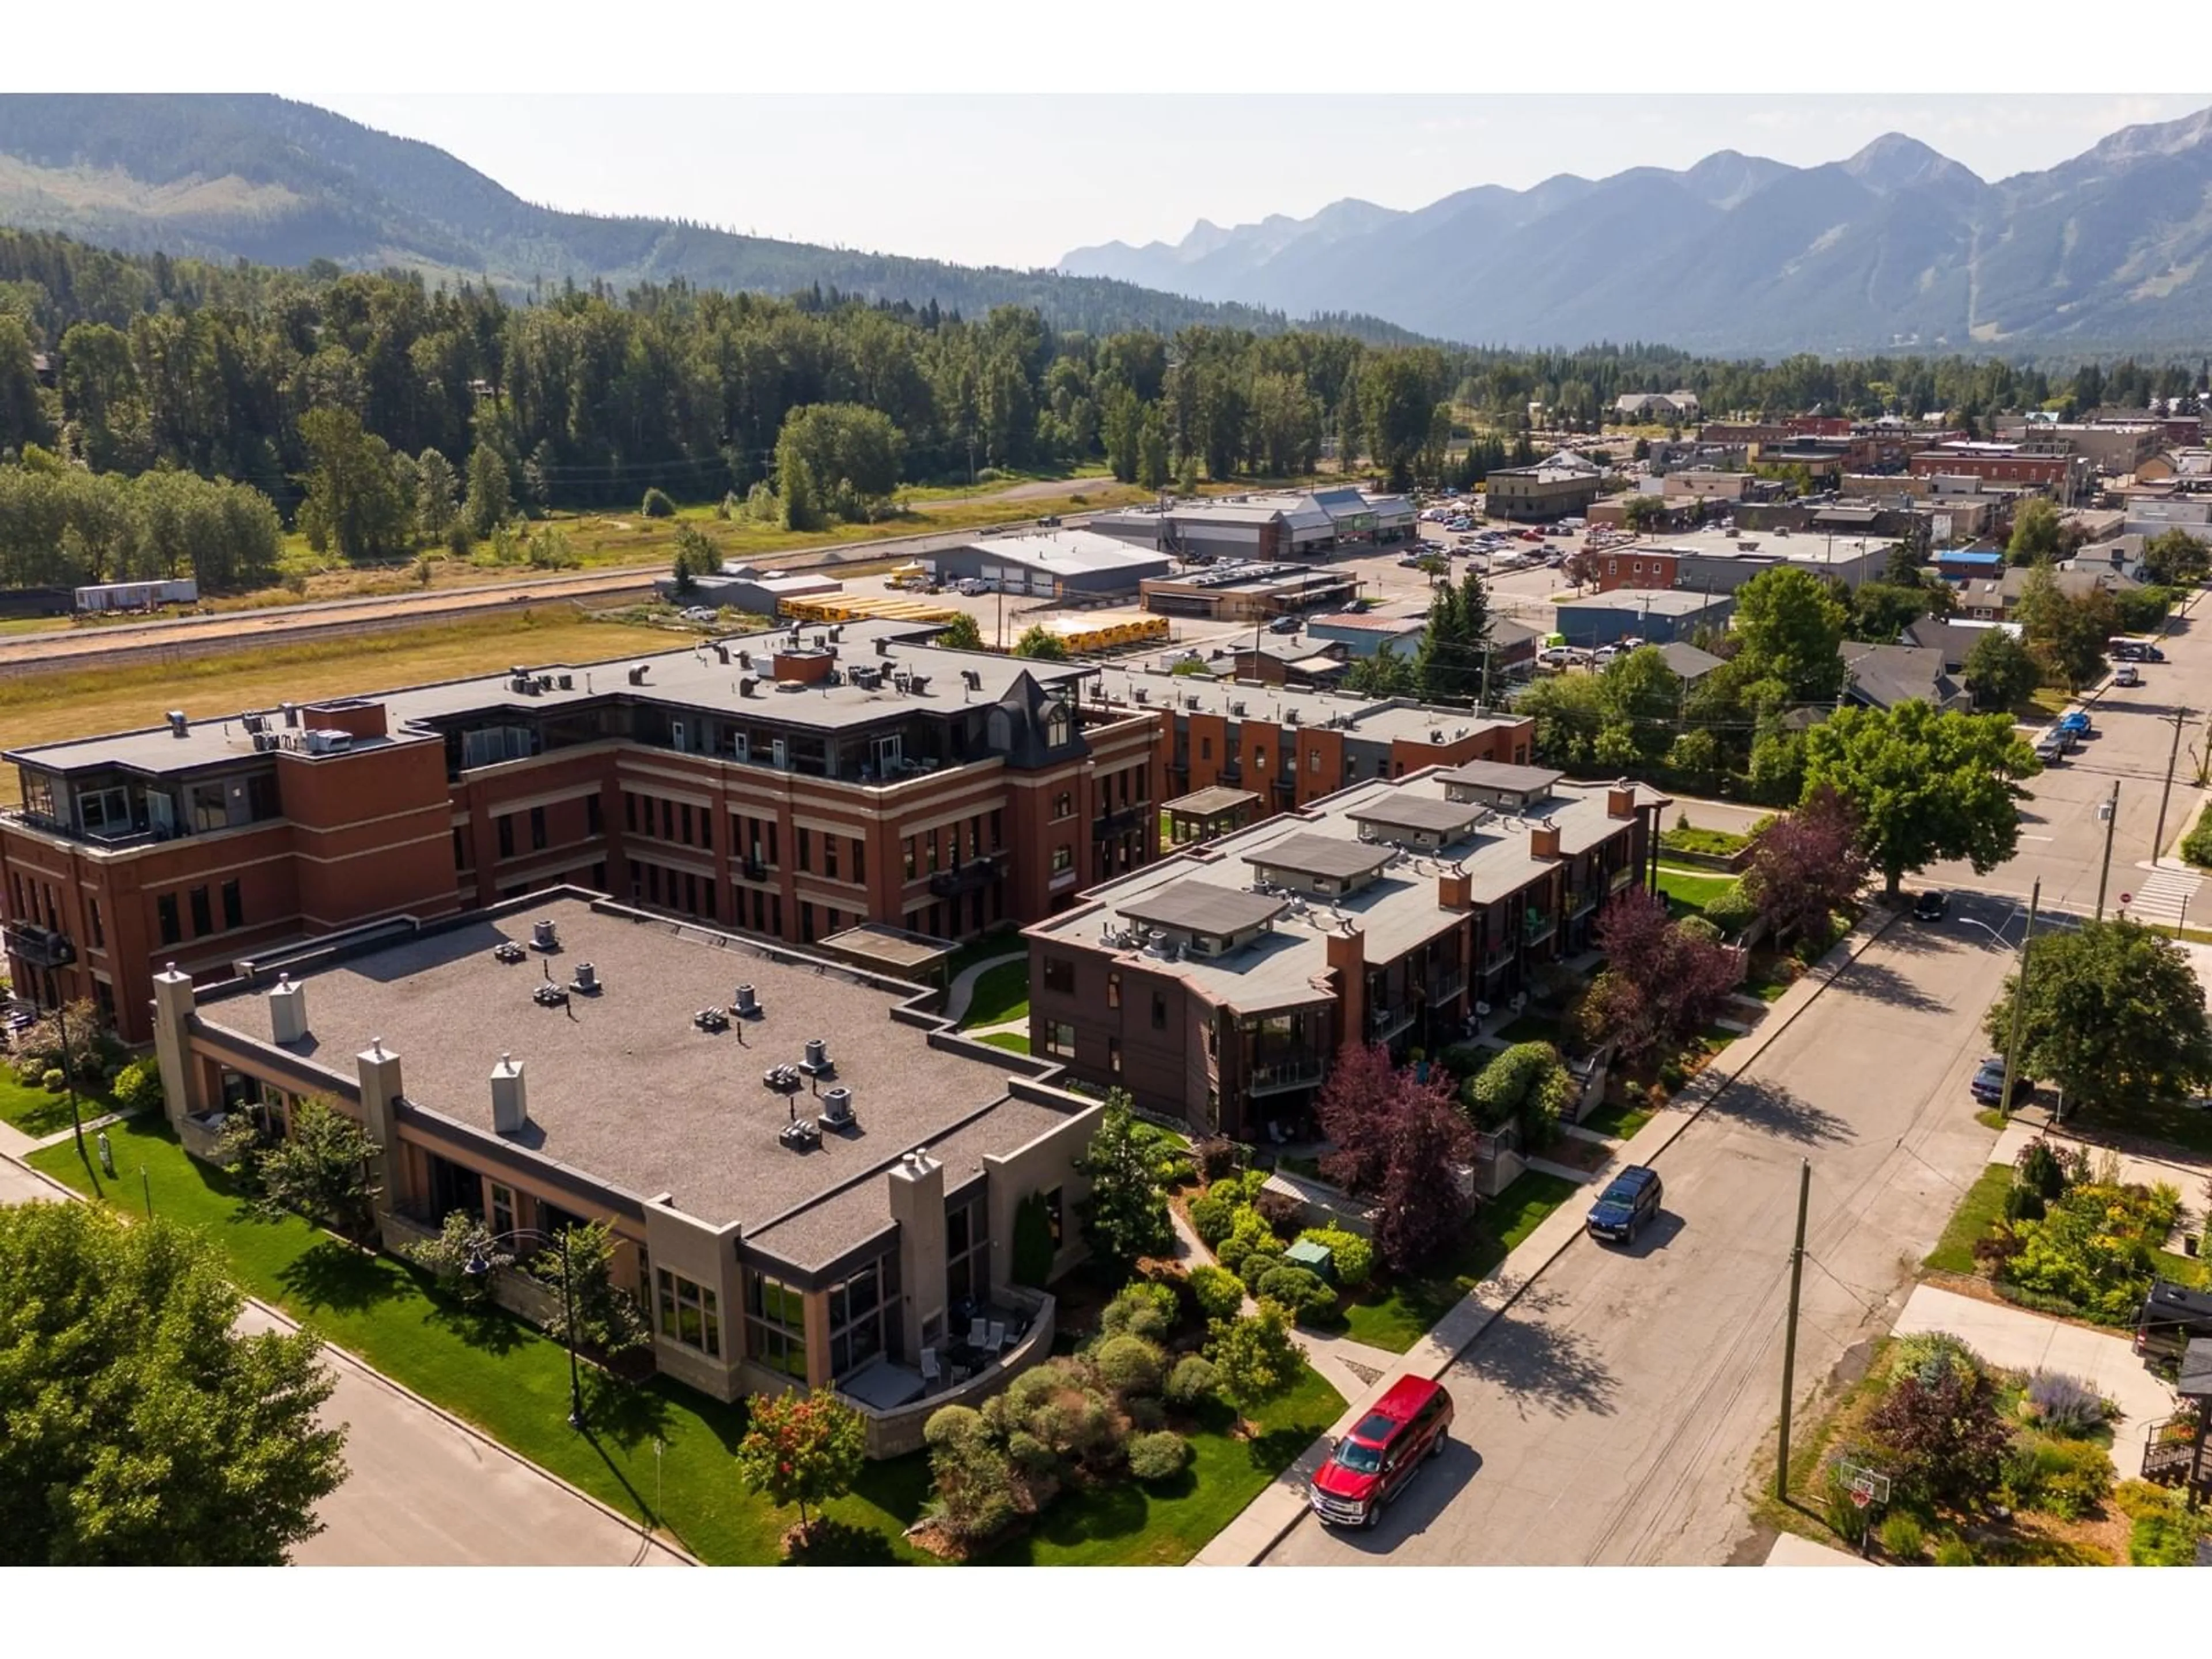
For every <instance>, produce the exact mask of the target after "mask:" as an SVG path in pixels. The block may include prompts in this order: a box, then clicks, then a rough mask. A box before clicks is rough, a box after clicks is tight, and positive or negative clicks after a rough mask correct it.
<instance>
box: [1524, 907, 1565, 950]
mask: <svg viewBox="0 0 2212 1659" xmlns="http://www.w3.org/2000/svg"><path fill="white" fill-rule="evenodd" d="M1558 932H1559V918H1558V917H1557V916H1555V915H1553V914H1552V913H1551V912H1550V911H1548V910H1531V911H1529V912H1528V915H1525V916H1523V917H1522V919H1521V942H1522V944H1523V945H1541V944H1542V943H1543V942H1544V941H1545V940H1546V939H1549V938H1551V936H1552V935H1553V934H1554V933H1558Z"/></svg>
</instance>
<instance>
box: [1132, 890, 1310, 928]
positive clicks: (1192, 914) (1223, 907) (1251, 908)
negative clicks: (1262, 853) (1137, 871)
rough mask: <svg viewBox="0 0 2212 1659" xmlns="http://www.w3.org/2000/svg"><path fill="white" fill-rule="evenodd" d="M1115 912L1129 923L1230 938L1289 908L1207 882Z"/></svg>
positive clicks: (1146, 897) (1143, 898) (1143, 897)
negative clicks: (1138, 922)
mask: <svg viewBox="0 0 2212 1659" xmlns="http://www.w3.org/2000/svg"><path fill="white" fill-rule="evenodd" d="M1109 902H1110V901H1109ZM1114 908H1115V910H1116V911H1118V912H1119V913H1120V915H1121V916H1122V918H1123V919H1124V920H1126V921H1142V922H1149V923H1151V924H1152V925H1154V926H1156V927H1173V928H1176V929H1178V930H1180V931H1182V932H1184V933H1215V934H1222V935H1226V934H1230V933H1242V932H1243V930H1244V929H1246V928H1248V927H1258V926H1259V925H1260V924H1261V922H1264V921H1273V920H1274V919H1275V918H1276V917H1277V916H1278V915H1281V914H1282V912H1283V911H1284V910H1285V908H1288V907H1287V906H1286V905H1285V902H1284V901H1283V900H1281V899H1279V898H1271V897H1269V896H1267V894H1265V893H1247V892H1245V891H1243V890H1241V889H1238V888H1233V887H1217V886H1214V885H1213V884H1211V883H1209V882H1203V881H1179V882H1176V884H1173V885H1172V886H1169V887H1162V888H1158V889H1156V890H1153V891H1152V892H1147V893H1140V894H1139V895H1138V896H1136V897H1135V898H1133V899H1130V900H1128V901H1127V902H1122V903H1119V904H1115V906H1114Z"/></svg>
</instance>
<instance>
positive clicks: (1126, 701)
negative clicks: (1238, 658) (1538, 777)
mask: <svg viewBox="0 0 2212 1659" xmlns="http://www.w3.org/2000/svg"><path fill="white" fill-rule="evenodd" d="M1222 660H1223V663H1224V665H1225V666H1226V665H1228V664H1230V663H1231V662H1233V661H1234V659H1233V658H1232V657H1229V656H1225V657H1224V658H1223V659H1222ZM1095 673H1096V675H1097V690H1098V691H1099V692H1100V693H1103V696H1104V700H1105V702H1107V703H1108V704H1109V706H1112V705H1119V706H1122V707H1143V708H1174V709H1175V710H1176V711H1177V712H1178V713H1179V714H1181V713H1194V714H1218V715H1221V716H1223V717H1224V718H1225V719H1227V720H1270V721H1281V722H1282V723H1284V724H1285V725H1303V726H1330V725H1332V724H1334V726H1335V728H1336V729H1337V730H1339V731H1341V732H1344V733H1345V736H1346V739H1347V740H1348V741H1353V742H1370V743H1383V744H1388V743H1393V742H1405V743H1421V744H1425V743H1430V742H1431V741H1432V740H1433V739H1432V738H1431V733H1436V732H1440V733H1442V734H1443V739H1444V740H1445V741H1447V742H1456V741H1457V740H1458V739H1460V738H1462V737H1466V736H1468V735H1469V734H1471V733H1473V732H1486V731H1491V730H1494V729H1495V728H1497V727H1499V726H1520V725H1522V724H1523V722H1524V721H1525V720H1527V719H1528V716H1525V715H1517V714H1513V713H1511V712H1510V710H1506V711H1493V712H1489V713H1485V714H1475V713H1474V712H1473V711H1472V710H1470V709H1466V708H1431V707H1428V706H1426V705H1424V704H1422V703H1420V702H1416V701H1415V700H1414V699H1413V698H1411V697H1379V698H1378V697H1373V696H1365V695H1364V694H1362V693H1359V692H1357V691H1346V690H1343V689H1341V688H1340V687H1337V686H1313V687H1305V686H1291V685H1260V684H1248V683H1245V682H1242V681H1237V680H1233V679H1228V678H1223V677H1221V676H1218V675H1214V674H1211V673H1209V674H1208V675H1206V676H1205V677H1203V678H1201V677H1200V676H1199V675H1195V674H1173V673H1170V672H1169V671H1167V669H1165V668H1164V667H1161V668H1149V667H1135V668H1131V667H1122V666H1121V665H1115V664H1105V665H1099V666H1098V667H1097V668H1096V669H1095ZM1139 692H1142V693H1143V694H1144V695H1143V698H1142V700H1141V702H1140V701H1139V696H1138V693H1139ZM1194 697H1195V698H1196V699H1197V700H1198V706H1197V708H1195V709H1193V708H1191V707H1190V702H1189V700H1190V699H1192V698H1194ZM1240 702H1241V703H1243V705H1244V713H1243V714H1241V715H1240V714H1237V712H1236V706H1237V704H1238V703H1240Z"/></svg>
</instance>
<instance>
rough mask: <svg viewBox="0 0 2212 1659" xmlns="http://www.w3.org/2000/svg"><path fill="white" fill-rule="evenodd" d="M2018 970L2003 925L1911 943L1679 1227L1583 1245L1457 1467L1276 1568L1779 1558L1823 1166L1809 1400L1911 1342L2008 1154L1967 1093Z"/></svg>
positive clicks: (1826, 1001)
mask: <svg viewBox="0 0 2212 1659" xmlns="http://www.w3.org/2000/svg"><path fill="white" fill-rule="evenodd" d="M1984 908H1990V914H1991V919H1992V920H1994V919H1995V916H1996V915H1998V914H2001V913H2002V908H2003V907H2002V905H1996V906H1994V907H1984ZM2006 963H2007V957H2006V956H2005V955H2004V953H2003V952H2002V951H2001V950H2000V949H1999V947H1998V946H1997V945H1996V944H1995V943H1994V942H1993V941H1991V940H1990V939H1989V937H1988V936H1987V935H1986V934H1984V933H1980V932H1979V930H1978V929H1968V928H1958V927H1947V928H1929V927H1917V926H1915V925H1914V924H1912V923H1911V922H1910V921H1904V922H1899V923H1898V924H1896V925H1894V926H1893V927H1891V929H1890V930H1889V932H1888V933H1887V934H1886V935H1885V936H1884V937H1883V938H1882V939H1880V940H1878V941H1877V942H1876V943H1875V945H1873V946H1871V947H1870V948H1869V949H1868V950H1867V951H1866V952H1865V953H1864V954H1863V956H1862V957H1860V958H1859V960H1858V961H1857V963H1854V964H1853V965H1852V966H1851V967H1850V968H1848V969H1844V971H1843V972H1842V974H1841V975H1839V976H1838V979H1837V981H1836V982H1835V983H1834V985H1833V986H1832V987H1830V988H1829V989H1828V990H1827V991H1826V993H1825V994H1822V995H1821V996H1820V998H1819V999H1818V1000H1815V1001H1814V1003H1813V1004H1812V1005H1811V1006H1809V1008H1808V1009H1807V1011H1806V1012H1804V1013H1803V1014H1802V1015H1801V1016H1800V1018H1798V1020H1797V1022H1796V1024H1793V1025H1792V1026H1790V1028H1789V1029H1788V1030H1784V1031H1782V1032H1780V1033H1779V1034H1778V1036H1776V1037H1775V1038H1774V1040H1773V1041H1772V1042H1771V1045H1770V1046H1769V1047H1768V1048H1767V1049H1766V1050H1765V1053H1763V1054H1761V1055H1760V1056H1759V1059H1758V1060H1756V1061H1754V1062H1753V1064H1752V1066H1750V1067H1749V1068H1748V1069H1747V1072H1746V1073H1745V1074H1744V1076H1743V1077H1742V1078H1741V1079H1738V1080H1737V1081H1736V1082H1735V1084H1734V1085H1732V1086H1730V1087H1729V1088H1728V1089H1727V1090H1726V1091H1723V1092H1722V1093H1721V1094H1720V1095H1719V1096H1718V1097H1717V1098H1716V1099H1715V1100H1714V1102H1713V1103H1712V1104H1711V1106H1710V1107H1709V1108H1708V1109H1707V1110H1706V1112H1705V1115H1704V1116H1703V1117H1702V1118H1700V1119H1699V1121H1696V1122H1694V1123H1692V1125H1691V1126H1690V1127H1689V1128H1688V1129H1687V1130H1686V1131H1685V1132H1684V1133H1683V1134H1682V1135H1681V1136H1680V1139H1677V1140H1676V1141H1675V1142H1674V1144H1673V1145H1672V1146H1669V1147H1668V1150H1667V1151H1666V1152H1664V1153H1663V1154H1662V1155H1661V1157H1660V1158H1659V1160H1658V1164H1657V1167H1658V1169H1659V1170H1660V1171H1661V1173H1662V1175H1663V1176H1665V1177H1666V1182H1667V1203H1666V1212H1665V1214H1664V1216H1663V1218H1662V1223H1661V1225H1659V1226H1657V1227H1656V1228H1654V1229H1653V1230H1652V1231H1650V1233H1648V1234H1647V1235H1646V1236H1645V1237H1644V1238H1643V1239H1642V1240H1639V1241H1638V1243H1637V1245H1636V1246H1635V1248H1633V1249H1628V1250H1611V1249H1601V1247H1599V1246H1597V1245H1595V1244H1594V1243H1591V1242H1590V1241H1589V1240H1588V1239H1587V1238H1580V1239H1577V1241H1576V1242H1575V1243H1572V1244H1571V1245H1570V1246H1569V1247H1568V1249H1567V1251H1566V1253H1565V1255H1563V1256H1561V1257H1560V1258H1559V1261H1557V1262H1556V1263H1555V1264H1554V1265H1553V1267H1551V1268H1550V1269H1549V1270H1548V1271H1547V1272H1546V1273H1544V1274H1543V1276H1542V1277H1541V1278H1540V1279H1537V1280H1536V1281H1535V1282H1534V1285H1532V1286H1531V1287H1530V1288H1529V1290H1528V1292H1527V1293H1526V1294H1525V1295H1524V1296H1523V1297H1522V1299H1521V1300H1520V1301H1519V1302H1518V1303H1517V1304H1515V1305H1514V1306H1513V1307H1511V1308H1510V1309H1509V1310H1507V1311H1506V1312H1505V1313H1504V1315H1503V1316H1500V1317H1499V1318H1498V1319H1497V1320H1495V1321H1494V1322H1492V1324H1491V1325H1490V1326H1489V1327H1488V1328H1486V1330H1485V1331H1484V1332H1483V1334H1481V1335H1480V1336H1479V1337H1478V1338H1477V1339H1476V1340H1474V1343H1473V1344H1472V1345H1471V1346H1469V1347H1468V1350H1467V1352H1465V1353H1464V1354H1462V1356H1461V1358H1459V1360H1458V1361H1457V1362H1456V1363H1455V1364H1454V1365H1453V1366H1452V1368H1451V1369H1450V1370H1449V1372H1448V1373H1447V1374H1446V1382H1447V1384H1448V1386H1449V1388H1450V1389H1451V1393H1452V1396H1453V1400H1454V1402H1455V1406H1456V1407H1457V1420H1456V1422H1455V1426H1454V1428H1453V1431H1452V1445H1451V1448H1450V1449H1449V1453H1448V1454H1447V1455H1444V1456H1443V1457H1441V1458H1439V1459H1438V1460H1437V1462H1436V1463H1435V1464H1433V1465H1432V1466H1431V1468H1430V1469H1429V1470H1428V1471H1427V1472H1425V1473H1424V1474H1422V1475H1421V1477H1420V1478H1419V1480H1418V1481H1416V1482H1415V1483H1414V1485H1413V1486H1412V1487H1410V1488H1409V1489H1408V1490H1407V1493H1406V1495H1405V1496H1404V1497H1403V1498H1401V1499H1400V1500H1399V1501H1398V1503H1397V1504H1396V1505H1395V1507H1394V1509H1393V1510H1391V1511H1390V1512H1389V1514H1388V1515H1386V1516H1385V1517H1384V1519H1383V1522H1381V1524H1380V1525H1378V1526H1377V1527H1376V1528H1374V1530H1372V1531H1371V1532H1367V1533H1358V1534H1342V1533H1332V1532H1328V1531H1325V1530H1323V1529H1322V1528H1321V1527H1320V1526H1319V1525H1318V1524H1317V1523H1316V1522H1314V1521H1313V1520H1312V1519H1311V1518H1310V1517H1308V1518H1306V1519H1304V1520H1302V1521H1300V1522H1298V1524H1297V1527H1296V1528H1293V1530H1292V1531H1291V1533H1290V1534H1288V1535H1287V1536H1286V1537H1285V1540H1284V1541H1282V1543H1281V1544H1280V1545H1279V1546H1278V1547H1277V1548H1276V1549H1275V1550H1274V1551H1273V1553H1271V1554H1270V1555H1269V1556H1268V1557H1267V1561H1268V1563H1269V1564H1270V1565H1273V1564H1276V1563H1283V1564H1291V1565H1320V1564H1332V1563H1347V1564H1348V1563H1358V1562H1365V1561H1375V1560H1380V1559H1389V1560H1391V1561H1394V1562H1406V1563H1413V1564H1425V1565H1447V1564H1455V1563H1467V1564H1472V1563H1500V1564H1504V1563H1512V1564H1528V1565H1535V1564H1555V1565H1570V1564H1586V1563H1587V1564H1608V1565H1626V1564H1653V1565H1659V1564H1664V1565H1690V1564H1709V1565H1717V1564H1720V1563H1723V1562H1726V1561H1729V1560H1730V1559H1749V1560H1753V1561H1756V1560H1759V1559H1764V1557H1765V1541H1761V1540H1755V1539H1753V1538H1752V1537H1751V1536H1750V1534H1751V1531H1752V1529H1751V1528H1750V1526H1749V1523H1748V1522H1747V1519H1746V1517H1745V1514H1744V1504H1743V1494H1744V1492H1745V1488H1746V1486H1747V1480H1748V1478H1749V1474H1750V1471H1751V1468H1752V1465H1753V1460H1754V1458H1755V1457H1756V1456H1757V1455H1759V1453H1761V1452H1763V1451H1769V1450H1771V1446H1772V1443H1773V1427H1774V1420H1775V1416H1776V1411H1777V1405H1778V1397H1779V1395H1780V1391H1781V1369H1782V1344H1781V1334H1782V1321H1783V1314H1784V1305H1785V1299H1786V1296H1787V1291H1788V1267H1789V1254H1790V1234H1791V1230H1792V1226H1793V1225H1794V1221H1795V1217H1796V1199H1797V1174H1798V1161H1799V1159H1800V1158H1810V1159H1811V1161H1812V1165H1813V1182H1812V1199H1811V1210H1810V1216H1811V1219H1810V1227H1809V1231H1808V1241H1807V1242H1808V1252H1807V1254H1808V1260H1807V1264H1806V1267H1805V1273H1804V1297H1803V1315H1802V1322H1801V1326H1800V1330H1799V1334H1798V1346H1797V1383H1798V1390H1799V1395H1800V1400H1801V1402H1802V1400H1804V1399H1805V1398H1806V1397H1808V1396H1809V1395H1810V1394H1811V1392H1812V1389H1813V1388H1814V1383H1815V1382H1816V1381H1817V1379H1819V1378H1820V1377H1823V1376H1826V1375H1827V1374H1828V1373H1829V1372H1830V1371H1831V1370H1833V1369H1834V1368H1835V1366H1836V1365H1837V1364H1838V1361H1839V1360H1841V1359H1842V1358H1844V1354H1845V1352H1846V1351H1847V1350H1849V1349H1850V1348H1851V1347H1853V1346H1857V1345H1858V1344H1861V1343H1863V1342H1865V1341H1867V1340H1869V1339H1871V1338H1872V1337H1874V1336H1876V1335H1878V1334H1881V1333H1882V1332H1883V1331H1886V1330H1887V1329H1888V1328H1889V1326H1890V1323H1891V1322H1892V1320H1893V1317H1894V1316H1895V1314H1896V1312H1897V1310H1898V1308H1899V1305H1901V1304H1902V1302H1903V1299H1904V1293H1905V1289H1906V1287H1907V1286H1908V1285H1909V1284H1910V1283H1911V1275H1912V1273H1913V1271H1914V1267H1915V1264H1917V1261H1918V1260H1919V1258H1920V1257H1921V1256H1922V1255H1924V1254H1925V1253H1926V1252H1927V1250H1928V1249H1929V1248H1930V1247H1931V1246H1932V1245H1933V1244H1934V1243H1935V1241H1936V1237H1938V1235H1939V1234H1940V1233H1941V1232H1942V1227H1943V1224H1944V1222H1945V1220H1946V1219H1947V1218H1948V1217H1949V1214H1950V1212H1951V1211H1952V1209H1953V1208H1954V1206H1955V1205H1956V1204H1957V1202H1958V1199H1959V1195H1960V1193H1961V1192H1962V1191H1963V1190H1964V1189H1965V1188H1966V1186H1967V1185H1968V1184H1969V1183H1971V1182H1972V1180H1973V1179H1974V1177H1975V1176H1977V1175H1978V1173H1979V1172H1980V1170H1982V1168H1983V1166H1984V1164H1985V1163H1986V1162H1987V1160H1988V1157H1989V1152H1990V1146H1991V1144H1992V1143H1993V1142H1994V1141H1995V1139H1996V1135H1995V1133H1993V1132H1992V1131H1990V1130H1989V1129H1986V1128H1984V1127H1982V1126H1980V1125H1979V1124H1978V1123H1976V1122H1975V1121H1974V1120H1973V1117H1972V1109H1971V1102H1970V1101H1969V1099H1968V1097H1967V1093H1966V1081H1967V1079H1968V1078H1969V1077H1970V1076H1971V1075H1972V1071H1973V1068H1974V1066H1975V1065H1976V1063H1977V1062H1978V1060H1979V1059H1980V1057H1981V1038H1980V1036H1978V1033H1977V1030H1976V1025H1977V1023H1978V1020H1979V1018H1980V1016H1981V1012H1982V1010H1983V1009H1984V1006H1986V1005H1987V1003H1988V1001H1989V1000H1990V997H1991V996H1992V995H1994V994H1996V989H1997V987H1998V984H1999V982H2000V981H2002V977H2003V974H2004V970H2005V967H2006Z"/></svg>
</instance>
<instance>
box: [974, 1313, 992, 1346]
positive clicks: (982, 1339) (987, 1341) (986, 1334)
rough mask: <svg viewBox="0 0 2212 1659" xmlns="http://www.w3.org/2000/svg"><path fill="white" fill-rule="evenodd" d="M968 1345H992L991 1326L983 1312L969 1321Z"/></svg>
mask: <svg viewBox="0 0 2212 1659" xmlns="http://www.w3.org/2000/svg"><path fill="white" fill-rule="evenodd" d="M968 1346H969V1347H971V1348H987V1347H989V1346H991V1327H990V1325H989V1323H988V1322H987V1321H986V1320H985V1319H984V1317H983V1316H982V1315H981V1314H978V1315H976V1316H975V1318H973V1319H971V1320H969V1322H968Z"/></svg>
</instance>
